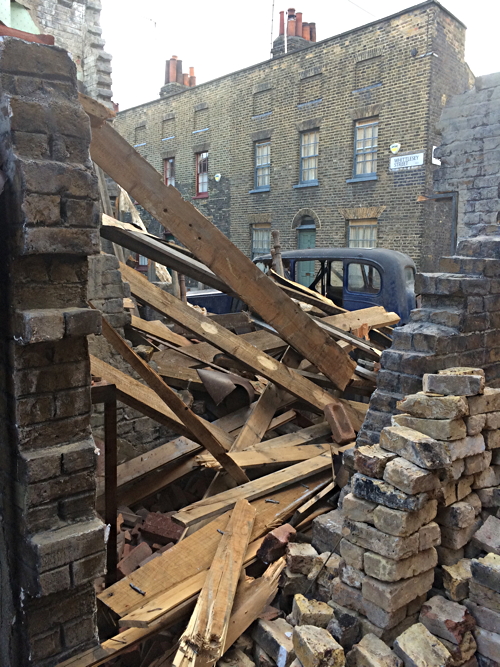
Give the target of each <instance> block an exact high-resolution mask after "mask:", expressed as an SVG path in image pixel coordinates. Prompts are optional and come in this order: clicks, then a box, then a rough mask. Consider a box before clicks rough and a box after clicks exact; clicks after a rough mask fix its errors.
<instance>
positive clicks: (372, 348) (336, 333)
mask: <svg viewBox="0 0 500 667" xmlns="http://www.w3.org/2000/svg"><path fill="white" fill-rule="evenodd" d="M313 319H314V321H315V322H316V323H317V325H318V326H319V327H320V328H321V329H323V330H324V331H327V332H328V333H329V334H330V335H331V336H333V337H334V338H336V339H338V340H342V341H344V342H345V343H348V344H349V345H353V346H354V347H356V348H357V349H358V350H361V352H364V353H365V354H367V355H368V356H370V357H372V358H373V359H375V360H377V361H379V360H380V357H381V356H382V352H383V349H382V348H380V346H379V345H377V344H376V343H372V342H370V341H366V340H364V338H358V336H355V335H354V334H351V333H348V332H347V331H343V330H342V329H338V328H337V327H334V326H332V325H331V324H327V323H325V322H324V318H323V319H319V318H317V317H314V318H313Z"/></svg>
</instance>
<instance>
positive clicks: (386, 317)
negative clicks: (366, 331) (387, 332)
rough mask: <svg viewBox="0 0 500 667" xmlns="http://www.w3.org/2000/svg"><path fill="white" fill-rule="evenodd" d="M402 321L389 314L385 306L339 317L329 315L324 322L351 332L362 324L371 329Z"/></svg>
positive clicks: (347, 312)
mask: <svg viewBox="0 0 500 667" xmlns="http://www.w3.org/2000/svg"><path fill="white" fill-rule="evenodd" d="M400 319H401V318H400V317H399V315H398V314H397V313H389V312H387V311H386V309H385V308H384V307H383V306H372V307H371V308H362V309H361V310H353V311H346V312H345V313H340V314H339V315H329V316H327V317H323V319H322V321H323V322H325V324H331V325H332V326H334V327H337V329H343V330H344V331H350V330H351V329H359V327H360V326H361V325H362V324H367V325H368V327H369V328H370V329H378V328H379V327H385V326H394V325H395V324H397V323H398V322H399V321H400Z"/></svg>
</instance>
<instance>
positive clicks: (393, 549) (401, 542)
mask: <svg viewBox="0 0 500 667" xmlns="http://www.w3.org/2000/svg"><path fill="white" fill-rule="evenodd" d="M343 534H344V537H345V538H346V539H347V540H348V541H349V542H351V543H352V544H356V545H357V546H359V547H363V548H364V549H369V550H371V551H375V552H376V553H379V554H381V555H382V556H386V557H387V558H394V559H399V558H407V557H408V556H412V555H413V554H416V553H417V552H418V545H419V534H418V533H414V534H413V535H410V536H409V537H396V536H394V535H387V534H386V533H383V532H382V531H380V530H377V528H374V527H373V526H370V525H368V524H366V523H361V522H358V521H350V520H348V519H346V521H345V523H344V529H343Z"/></svg>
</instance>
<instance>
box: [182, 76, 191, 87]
mask: <svg viewBox="0 0 500 667" xmlns="http://www.w3.org/2000/svg"><path fill="white" fill-rule="evenodd" d="M182 83H183V85H184V86H189V74H183V75H182Z"/></svg>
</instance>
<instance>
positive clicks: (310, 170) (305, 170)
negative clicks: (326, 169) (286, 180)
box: [300, 130, 319, 183]
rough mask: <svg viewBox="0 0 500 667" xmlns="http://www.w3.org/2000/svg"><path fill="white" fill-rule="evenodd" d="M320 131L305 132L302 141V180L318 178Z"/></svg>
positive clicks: (315, 179)
mask: <svg viewBox="0 0 500 667" xmlns="http://www.w3.org/2000/svg"><path fill="white" fill-rule="evenodd" d="M318 151H319V132H318V131H317V130H315V131H314V132H303V133H302V134H301V143H300V182H301V183H306V182H307V181H317V180H318Z"/></svg>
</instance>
